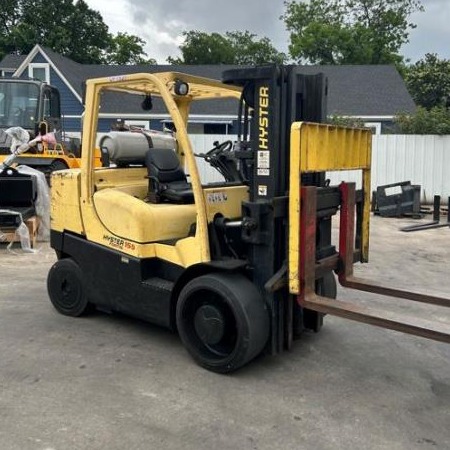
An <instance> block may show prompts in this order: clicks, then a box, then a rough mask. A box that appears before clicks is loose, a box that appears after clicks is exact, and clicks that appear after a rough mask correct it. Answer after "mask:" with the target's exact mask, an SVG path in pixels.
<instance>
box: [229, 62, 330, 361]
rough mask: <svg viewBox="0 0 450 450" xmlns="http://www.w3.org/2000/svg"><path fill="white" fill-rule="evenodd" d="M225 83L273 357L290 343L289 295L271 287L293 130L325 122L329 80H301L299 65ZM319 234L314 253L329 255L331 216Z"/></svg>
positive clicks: (277, 270) (310, 180)
mask: <svg viewBox="0 0 450 450" xmlns="http://www.w3.org/2000/svg"><path fill="white" fill-rule="evenodd" d="M222 79H223V81H224V82H225V83H227V84H233V85H238V86H241V87H242V88H243V91H242V97H241V102H240V108H239V117H238V122H239V125H238V126H239V130H238V144H237V145H238V148H239V150H237V152H236V156H237V158H240V159H241V161H242V163H241V165H242V166H244V167H245V170H244V172H246V173H247V177H248V183H249V191H250V195H249V201H247V202H244V203H243V207H242V208H243V211H242V227H243V233H242V238H243V240H244V242H246V243H247V244H248V245H249V254H248V257H249V260H250V265H251V267H252V272H253V282H254V283H255V284H256V285H258V286H259V287H260V289H261V290H262V291H263V292H264V295H265V300H266V303H267V304H268V306H269V310H270V311H271V313H272V318H271V319H272V324H271V325H272V327H271V328H272V342H271V346H270V347H271V352H272V353H277V352H279V351H280V350H281V349H282V348H283V347H284V346H285V343H286V339H287V340H288V341H290V339H289V338H287V336H286V333H290V330H291V327H290V325H289V320H288V321H287V322H286V315H289V314H290V312H289V311H290V309H291V308H292V303H291V302H289V301H288V302H286V297H287V296H288V293H287V292H286V290H285V289H275V288H274V286H273V285H275V284H276V283H277V282H279V281H280V279H281V278H283V277H285V276H286V259H287V248H288V223H287V220H288V195H289V192H288V190H289V160H290V132H291V125H292V123H294V122H315V123H318V122H319V123H320V122H325V120H326V116H327V113H326V105H327V79H326V78H325V76H324V75H323V74H316V75H305V74H302V73H301V67H299V66H265V67H256V68H249V69H236V70H229V71H226V72H224V73H223V76H222ZM302 184H304V185H313V186H317V187H321V188H325V185H326V180H325V173H324V172H317V173H309V174H305V175H304V176H303V180H302ZM333 212H335V211H333ZM317 227H318V232H317V234H318V235H319V236H321V237H322V239H321V243H320V245H319V247H318V249H317V250H318V252H322V253H323V252H324V251H325V252H328V253H330V252H331V253H334V252H335V250H334V247H332V246H331V217H330V216H325V217H323V218H322V219H320V220H319V221H318V224H317ZM274 274H275V275H274Z"/></svg>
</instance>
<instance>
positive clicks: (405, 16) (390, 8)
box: [281, 0, 423, 64]
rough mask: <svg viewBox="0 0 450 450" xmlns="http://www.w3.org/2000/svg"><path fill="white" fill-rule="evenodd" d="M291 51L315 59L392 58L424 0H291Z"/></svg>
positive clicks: (382, 60) (380, 60) (287, 5)
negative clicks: (412, 15)
mask: <svg viewBox="0 0 450 450" xmlns="http://www.w3.org/2000/svg"><path fill="white" fill-rule="evenodd" d="M284 5H285V8H286V9H285V13H284V14H283V15H282V16H281V19H282V20H283V21H284V22H285V24H286V28H287V30H288V31H289V32H290V41H291V42H290V45H289V53H290V56H291V57H292V58H293V59H295V60H296V61H299V62H300V61H306V62H309V63H313V64H391V63H398V62H401V61H402V59H403V58H402V56H401V55H400V54H399V51H400V48H401V46H402V45H403V44H405V43H406V42H408V36H409V30H410V29H412V28H414V27H415V25H414V24H413V23H411V22H410V21H409V16H410V14H411V13H413V12H415V11H421V10H423V8H422V6H421V3H420V0H310V1H309V2H298V1H285V3H284Z"/></svg>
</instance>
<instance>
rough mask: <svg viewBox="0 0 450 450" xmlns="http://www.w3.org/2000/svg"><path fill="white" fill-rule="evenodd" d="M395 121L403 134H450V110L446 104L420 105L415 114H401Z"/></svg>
mask: <svg viewBox="0 0 450 450" xmlns="http://www.w3.org/2000/svg"><path fill="white" fill-rule="evenodd" d="M395 121H396V123H397V126H398V128H399V131H400V133H403V134H450V110H449V109H448V108H446V107H445V106H434V107H432V108H431V109H426V108H424V107H422V106H419V107H418V108H417V111H416V113H415V114H399V115H398V116H397V117H396V120H395Z"/></svg>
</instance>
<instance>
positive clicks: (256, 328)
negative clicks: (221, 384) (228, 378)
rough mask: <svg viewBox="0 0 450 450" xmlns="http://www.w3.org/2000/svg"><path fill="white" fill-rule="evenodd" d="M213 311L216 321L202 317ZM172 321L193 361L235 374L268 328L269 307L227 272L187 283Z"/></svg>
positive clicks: (240, 279) (261, 343)
mask: <svg viewBox="0 0 450 450" xmlns="http://www.w3.org/2000/svg"><path fill="white" fill-rule="evenodd" d="M211 311H212V314H213V315H214V316H215V317H213V318H211V316H210V317H206V315H207V314H210V312H211ZM176 322H177V328H178V333H179V335H180V338H181V341H182V342H183V344H184V346H185V347H186V349H187V351H188V352H189V353H190V355H191V356H192V357H193V359H194V360H195V361H196V362H197V363H198V364H199V365H200V366H202V367H204V368H205V369H208V370H211V371H213V372H217V373H229V372H233V371H234V370H236V369H238V368H239V367H242V366H243V365H245V364H246V363H248V362H249V361H250V360H252V359H253V358H255V357H256V356H257V355H258V354H259V353H261V351H262V350H263V348H264V346H265V344H266V342H267V339H268V337H269V329H270V325H269V314H268V311H267V307H266V305H265V304H264V301H263V299H262V297H261V294H260V293H259V291H258V290H257V288H256V287H255V286H254V285H253V283H251V282H250V281H249V280H248V279H247V278H245V277H244V276H243V275H240V274H230V273H212V274H208V275H203V276H201V277H198V278H196V279H194V280H192V281H190V282H189V283H188V284H187V285H186V286H185V287H184V288H183V289H182V291H181V292H180V295H179V298H178V303H177V310H176ZM198 322H199V323H198ZM200 325H201V326H200ZM199 329H200V333H201V334H203V337H202V336H201V335H200V334H199ZM205 330H206V331H205ZM205 334H207V335H208V336H205ZM208 338H209V341H210V342H207V340H208ZM211 341H212V342H211Z"/></svg>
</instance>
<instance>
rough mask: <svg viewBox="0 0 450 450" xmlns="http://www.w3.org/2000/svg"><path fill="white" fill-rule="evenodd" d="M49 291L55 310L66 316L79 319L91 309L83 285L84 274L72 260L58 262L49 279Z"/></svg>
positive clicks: (65, 259)
mask: <svg viewBox="0 0 450 450" xmlns="http://www.w3.org/2000/svg"><path fill="white" fill-rule="evenodd" d="M47 290H48V295H49V297H50V300H51V302H52V304H53V306H54V307H55V309H56V310H57V311H58V312H60V313H61V314H64V315H65V316H72V317H78V316H81V315H83V314H85V313H86V312H88V310H90V309H91V307H92V305H91V304H90V303H89V301H88V299H87V296H86V292H85V287H84V283H83V273H82V271H81V269H80V267H79V265H78V264H77V263H76V262H75V261H74V260H73V259H72V258H64V259H60V260H59V261H57V262H56V263H55V264H53V266H52V267H51V269H50V271H49V273H48V277H47Z"/></svg>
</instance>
